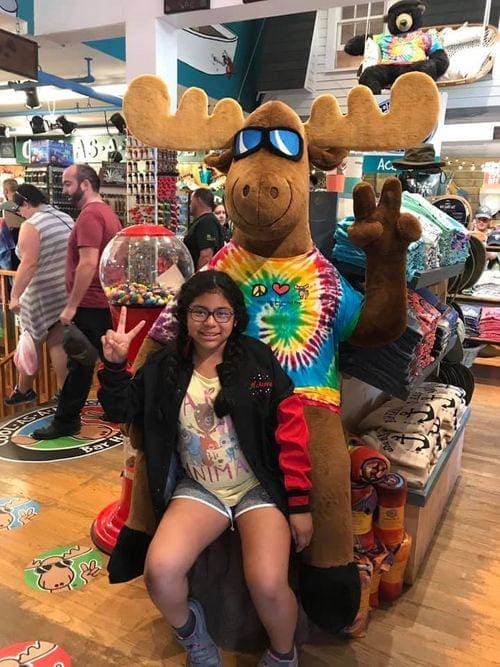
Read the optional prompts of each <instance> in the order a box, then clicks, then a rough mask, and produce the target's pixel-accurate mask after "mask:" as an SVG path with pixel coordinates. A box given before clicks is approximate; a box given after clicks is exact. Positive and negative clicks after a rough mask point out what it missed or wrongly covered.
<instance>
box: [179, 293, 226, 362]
mask: <svg viewBox="0 0 500 667" xmlns="http://www.w3.org/2000/svg"><path fill="white" fill-rule="evenodd" d="M217 320H219V321H217ZM234 325H235V320H234V310H233V308H232V306H231V304H230V303H229V301H228V300H227V299H226V297H225V296H224V295H223V294H221V293H220V292H206V293H205V294H200V296H197V297H196V298H195V299H193V301H192V302H191V304H190V306H189V308H188V312H187V330H188V334H189V336H190V337H191V339H192V341H193V345H194V348H195V351H196V352H198V354H207V353H212V352H215V351H217V350H220V352H221V353H222V351H223V350H224V347H225V345H226V341H227V339H228V338H229V336H230V335H231V332H232V331H233V328H234Z"/></svg>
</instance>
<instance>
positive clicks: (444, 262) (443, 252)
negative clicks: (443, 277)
mask: <svg viewBox="0 0 500 667" xmlns="http://www.w3.org/2000/svg"><path fill="white" fill-rule="evenodd" d="M401 203H402V209H404V210H408V211H409V212H410V213H413V214H414V215H419V217H420V216H423V217H424V218H426V219H427V220H429V222H430V223H431V224H433V225H434V226H435V227H436V229H437V230H438V231H439V265H440V266H450V265H452V264H461V263H462V262H465V260H466V259H467V257H468V256H469V250H470V249H469V238H470V232H469V231H468V230H467V229H466V228H465V227H464V226H463V225H462V224H460V223H459V222H458V221H457V220H455V219H454V218H452V217H451V216H450V215H448V214H447V213H445V212H444V211H441V209H439V208H437V206H434V205H433V204H431V203H430V202H429V201H427V199H426V198H425V197H422V195H419V194H418V193H416V192H403V195H402V199H401ZM420 219H421V218H420Z"/></svg>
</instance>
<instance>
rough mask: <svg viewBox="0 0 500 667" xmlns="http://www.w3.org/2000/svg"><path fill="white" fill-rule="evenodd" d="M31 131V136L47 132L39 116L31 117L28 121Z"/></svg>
mask: <svg viewBox="0 0 500 667" xmlns="http://www.w3.org/2000/svg"><path fill="white" fill-rule="evenodd" d="M30 125H31V131H32V132H33V134H43V133H44V132H46V131H47V129H46V127H45V121H44V120H43V118H42V117H41V116H32V117H31V120H30Z"/></svg>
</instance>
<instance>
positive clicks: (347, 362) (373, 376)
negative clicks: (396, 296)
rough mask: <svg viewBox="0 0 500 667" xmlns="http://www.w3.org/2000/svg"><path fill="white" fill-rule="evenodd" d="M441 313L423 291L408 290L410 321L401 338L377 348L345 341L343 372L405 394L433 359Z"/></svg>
mask: <svg viewBox="0 0 500 667" xmlns="http://www.w3.org/2000/svg"><path fill="white" fill-rule="evenodd" d="M440 317H441V313H440V312H439V310H437V308H435V307H434V306H433V305H432V304H430V303H428V302H427V301H426V300H425V299H424V298H423V297H422V296H420V294H417V293H416V292H413V291H412V290H408V322H407V327H406V331H405V333H404V334H403V335H402V336H401V337H400V338H398V340H396V341H394V342H393V343H389V344H388V345H384V346H382V347H378V348H360V347H355V346H353V345H350V344H349V343H346V344H343V345H342V347H341V354H340V358H339V363H340V370H341V371H342V373H344V374H347V375H352V376H353V377H356V378H358V379H359V380H363V381H364V382H368V384H371V385H373V386H374V387H378V388H379V389H382V390H383V391H386V392H387V393H389V394H392V395H394V396H400V397H403V396H405V395H406V394H407V393H408V391H409V390H410V388H411V385H412V382H413V380H414V379H415V378H416V377H417V376H419V375H420V374H421V373H422V371H423V370H424V368H426V367H427V366H429V364H431V363H432V362H433V361H434V356H433V348H434V343H435V339H436V331H437V326H438V322H439V320H440Z"/></svg>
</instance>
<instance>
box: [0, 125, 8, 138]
mask: <svg viewBox="0 0 500 667" xmlns="http://www.w3.org/2000/svg"><path fill="white" fill-rule="evenodd" d="M9 135H10V127H7V125H0V137H8V136H9Z"/></svg>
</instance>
